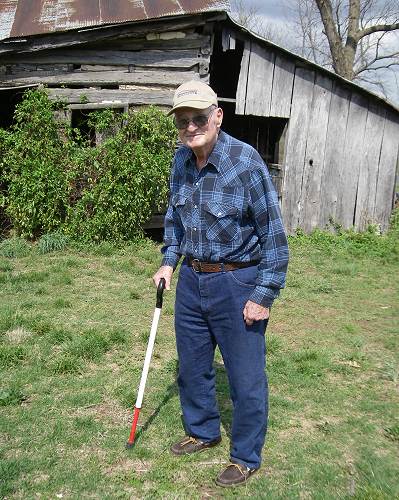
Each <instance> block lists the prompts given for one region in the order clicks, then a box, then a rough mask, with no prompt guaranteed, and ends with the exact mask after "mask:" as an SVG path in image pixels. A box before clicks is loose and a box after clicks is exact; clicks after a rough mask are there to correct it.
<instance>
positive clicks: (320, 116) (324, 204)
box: [236, 40, 399, 233]
mask: <svg viewBox="0 0 399 500" xmlns="http://www.w3.org/2000/svg"><path fill="white" fill-rule="evenodd" d="M236 113H237V114H242V115H256V116H266V117H274V116H280V117H286V118H289V125H288V133H287V141H286V145H285V158H284V164H283V168H284V188H283V195H282V212H283V217H284V221H285V225H286V227H287V230H288V231H289V232H290V233H293V232H295V230H296V229H297V228H298V227H300V228H302V229H303V230H304V231H306V232H310V231H312V230H313V229H315V228H316V227H319V228H324V227H326V226H327V225H328V224H329V223H330V222H331V221H333V222H334V223H338V224H341V225H342V226H343V227H344V228H351V227H354V228H355V229H356V230H364V229H365V228H366V227H367V226H368V225H369V224H377V225H379V227H380V228H381V230H383V231H385V230H386V229H387V228H388V224H389V217H390V214H391V211H392V206H393V196H394V185H395V172H396V166H397V162H398V148H399V114H398V113H395V112H394V111H391V110H390V109H389V107H388V106H386V105H385V104H384V103H378V101H377V100H376V99H373V97H371V96H368V95H367V94H366V93H362V92H357V91H356V89H354V88H353V87H352V86H349V85H345V84H344V83H343V82H340V81H339V80H337V79H335V78H333V77H329V76H328V75H323V74H322V73H321V72H319V71H317V69H315V68H312V67H311V66H306V67H305V66H303V64H301V63H295V62H294V59H293V58H292V59H290V58H289V57H288V56H284V55H281V54H280V53H279V51H277V50H276V49H274V48H273V47H265V46H261V45H260V44H259V43H257V42H256V41H253V40H248V41H247V42H246V44H245V48H244V54H243V59H242V68H241V73H240V78H239V82H238V88H237V99H236Z"/></svg>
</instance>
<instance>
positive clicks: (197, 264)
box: [191, 259, 201, 273]
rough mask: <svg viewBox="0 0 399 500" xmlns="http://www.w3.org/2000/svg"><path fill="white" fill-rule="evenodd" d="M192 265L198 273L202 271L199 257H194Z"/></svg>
mask: <svg viewBox="0 0 399 500" xmlns="http://www.w3.org/2000/svg"><path fill="white" fill-rule="evenodd" d="M191 265H192V268H193V269H194V271H195V272H196V273H200V272H201V262H200V261H199V260H198V259H193V260H192V261H191Z"/></svg>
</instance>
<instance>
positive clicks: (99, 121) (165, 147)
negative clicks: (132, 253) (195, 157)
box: [0, 89, 176, 251]
mask: <svg viewBox="0 0 399 500" xmlns="http://www.w3.org/2000/svg"><path fill="white" fill-rule="evenodd" d="M62 107H63V105H62V103H59V102H58V103H57V102H52V101H50V99H49V98H48V96H47V94H46V92H45V91H44V90H43V89H35V90H30V91H27V92H26V93H25V98H24V99H23V101H22V102H21V103H20V104H19V105H18V106H17V108H16V112H15V117H14V118H15V125H14V126H13V128H12V129H11V131H4V130H1V131H0V165H1V167H2V168H1V173H0V218H1V217H3V219H4V217H8V218H9V219H10V221H11V223H12V225H13V228H14V229H15V231H16V232H17V234H19V235H21V236H24V237H28V238H36V237H39V236H40V235H43V234H47V233H49V234H53V236H51V237H50V236H49V237H47V238H45V239H44V240H42V243H41V247H40V249H41V251H42V250H44V251H51V248H52V246H54V245H55V247H58V245H59V244H61V241H62V242H63V243H62V244H64V242H65V241H64V240H61V238H60V237H59V236H57V241H56V240H55V239H54V238H55V237H54V234H57V235H59V234H60V233H64V234H67V235H70V236H72V237H73V238H75V239H78V240H82V241H86V242H89V241H105V240H108V241H115V242H116V241H123V240H129V239H132V238H134V237H136V236H138V235H140V234H141V231H142V230H141V228H142V226H143V224H144V223H145V221H146V220H148V219H149V217H150V216H151V213H152V212H153V211H154V210H157V208H159V206H160V205H164V204H165V201H166V199H167V192H168V176H169V169H170V163H171V160H172V156H173V150H174V144H175V140H176V131H175V129H174V127H173V123H172V120H171V119H170V118H168V117H166V116H165V114H164V113H163V112H161V111H160V110H158V109H156V108H154V107H150V108H147V109H144V110H141V111H137V112H132V113H129V114H127V115H123V116H122V115H121V114H118V113H115V112H114V111H112V110H104V111H100V112H95V113H91V115H90V119H89V126H92V127H94V128H95V130H96V133H99V134H101V137H102V139H103V142H101V143H100V144H98V145H97V146H95V147H92V144H91V143H90V140H89V138H87V137H84V136H82V134H80V132H79V131H78V130H73V129H72V128H71V127H70V126H69V124H66V123H61V122H59V121H57V120H56V118H55V114H54V112H55V111H56V110H57V109H60V108H62ZM1 210H2V211H3V212H1ZM2 214H3V216H2ZM0 222H1V220H0ZM54 249H56V248H54Z"/></svg>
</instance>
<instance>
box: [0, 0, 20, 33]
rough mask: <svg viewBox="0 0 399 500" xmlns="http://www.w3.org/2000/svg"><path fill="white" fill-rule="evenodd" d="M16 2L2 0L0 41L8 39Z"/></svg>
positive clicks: (0, 5) (14, 0) (16, 0)
mask: <svg viewBox="0 0 399 500" xmlns="http://www.w3.org/2000/svg"><path fill="white" fill-rule="evenodd" d="M17 4H18V0H4V1H3V2H1V4H0V40H4V38H9V37H10V33H11V27H12V24H13V22H14V18H15V12H16V10H17Z"/></svg>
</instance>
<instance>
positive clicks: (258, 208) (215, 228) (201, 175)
mask: <svg viewBox="0 0 399 500" xmlns="http://www.w3.org/2000/svg"><path fill="white" fill-rule="evenodd" d="M170 191H171V196H170V202H169V207H168V210H167V212H166V216H165V235H164V243H165V245H164V247H163V248H162V253H163V254H164V257H163V261H162V264H163V265H169V266H172V267H173V268H175V267H176V266H177V264H178V262H179V259H180V257H181V255H185V256H187V257H192V258H194V259H199V260H201V261H206V262H248V261H253V260H255V261H260V264H259V266H258V269H259V272H258V278H257V281H256V287H255V289H254V291H253V293H252V294H251V297H250V300H252V301H253V302H256V303H258V304H261V305H263V306H266V307H269V306H270V305H271V304H272V302H273V300H274V299H275V298H276V297H277V296H278V294H279V290H280V289H281V288H283V287H284V285H285V276H286V272H287V265H288V245H287V238H286V235H285V231H284V227H283V223H282V219H281V213H280V207H279V203H278V199H277V195H276V191H275V189H274V186H273V183H272V181H271V177H270V174H269V172H268V170H267V167H266V166H265V164H264V162H263V160H262V158H261V157H260V155H259V154H258V152H257V151H256V150H255V149H254V148H253V147H251V146H249V145H248V144H245V143H243V142H241V141H239V140H237V139H234V138H233V137H231V136H229V135H228V134H226V133H225V132H220V134H219V137H218V141H217V143H216V145H215V147H214V149H213V151H212V153H211V155H210V157H209V159H208V164H207V165H206V166H205V167H204V168H203V169H201V171H200V172H198V170H197V168H196V166H195V156H194V154H193V152H192V151H191V150H190V149H189V148H188V147H186V146H182V147H180V148H179V149H178V150H177V152H176V155H175V159H174V162H173V167H172V173H171V180H170Z"/></svg>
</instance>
